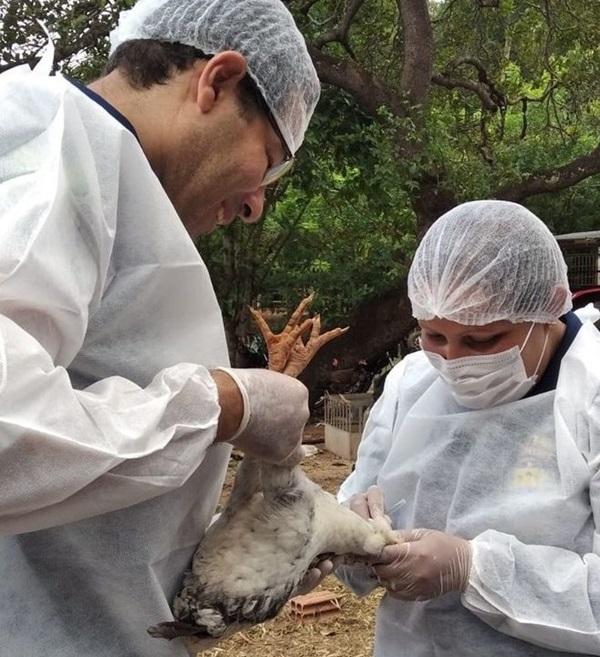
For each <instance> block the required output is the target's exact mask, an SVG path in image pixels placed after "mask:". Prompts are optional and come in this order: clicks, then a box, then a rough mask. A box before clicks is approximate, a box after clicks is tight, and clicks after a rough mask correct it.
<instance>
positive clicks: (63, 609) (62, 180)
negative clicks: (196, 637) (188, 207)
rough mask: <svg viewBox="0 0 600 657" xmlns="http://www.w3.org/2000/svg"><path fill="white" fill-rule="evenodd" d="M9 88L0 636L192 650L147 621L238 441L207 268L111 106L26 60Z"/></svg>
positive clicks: (190, 546)
mask: <svg viewBox="0 0 600 657" xmlns="http://www.w3.org/2000/svg"><path fill="white" fill-rule="evenodd" d="M0 106H1V107H2V123H1V125H0V144H1V147H0V216H1V217H2V219H1V221H0V580H1V582H2V585H1V586H0V608H1V609H2V613H1V614H0V637H1V638H0V655H2V657H4V656H6V657H9V656H10V657H32V656H33V655H46V656H49V655H60V656H61V657H83V656H85V657H101V656H105V655H106V656H109V655H110V656H111V657H115V656H117V655H118V656H119V657H121V656H122V657H131V656H135V657H163V656H165V657H166V656H170V657H174V656H178V655H186V654H187V653H186V652H185V651H184V649H183V648H182V647H180V646H178V645H176V643H172V644H169V643H167V642H159V641H155V640H153V639H151V638H150V637H149V636H148V635H147V634H146V628H147V627H148V625H150V624H152V623H153V622H156V621H157V620H160V619H164V618H169V617H170V611H169V603H170V602H171V600H172V597H173V595H174V593H175V590H176V589H177V587H178V586H179V584H180V578H181V575H182V573H183V571H184V569H185V568H186V567H187V566H188V563H189V561H190V558H191V556H192V554H193V552H194V550H195V548H196V546H197V544H198V542H199V540H200V538H201V536H202V534H203V531H204V529H205V527H206V525H207V524H208V522H209V521H210V519H211V517H212V514H213V512H214V509H215V505H216V502H217V499H218V495H219V492H220V488H221V484H222V480H223V477H224V474H225V470H226V463H227V460H228V456H229V447H228V446H226V445H215V444H213V441H214V438H215V435H216V429H217V421H218V415H219V406H218V401H217V400H218V395H217V390H216V386H215V384H214V382H213V380H212V378H211V377H210V376H209V373H208V369H209V368H213V367H217V366H227V365H228V358H227V350H226V342H225V335H224V331H223V325H222V320H221V315H220V311H219V308H218V305H217V302H216V299H215V295H214V292H213V289H212V285H211V283H210V279H209V276H208V273H207V271H206V268H205V266H204V264H203V262H202V260H201V258H200V257H199V255H198V253H197V251H196V249H195V247H194V244H193V243H192V241H191V239H190V238H189V236H188V235H187V233H186V231H185V229H184V227H183V225H182V224H181V222H180V220H179V218H178V216H177V214H176V212H175V209H174V208H173V206H172V205H171V203H170V201H169V199H168V198H167V196H166V195H165V193H164V191H163V189H162V187H161V185H160V184H159V181H158V180H157V178H156V177H155V175H154V173H153V172H152V170H151V168H150V165H149V163H148V161H147V160H146V157H145V156H144V154H143V152H142V149H141V147H140V145H139V143H138V141H137V139H136V137H135V136H134V134H133V133H132V132H131V131H129V130H128V129H127V128H126V127H124V126H123V125H122V124H121V123H120V122H119V121H117V120H116V119H115V118H114V117H113V116H111V115H110V114H109V113H108V112H107V111H106V110H105V109H104V108H102V107H101V106H100V105H98V104H97V103H96V102H94V101H93V100H91V99H90V98H89V97H88V96H86V95H85V94H84V93H82V92H81V91H80V90H79V89H77V88H76V87H75V86H74V85H73V84H71V83H70V82H69V81H68V80H65V79H64V78H62V77H60V76H58V77H49V76H48V75H46V74H45V72H44V71H43V70H40V69H39V68H38V69H37V70H36V71H35V72H31V71H30V70H29V68H26V67H20V68H17V69H13V70H10V71H8V72H7V73H5V74H3V75H2V76H1V77H0ZM131 505H135V506H131ZM107 512H110V513H107Z"/></svg>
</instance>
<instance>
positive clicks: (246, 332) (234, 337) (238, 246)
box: [0, 0, 600, 388]
mask: <svg viewBox="0 0 600 657" xmlns="http://www.w3.org/2000/svg"><path fill="white" fill-rule="evenodd" d="M132 4H133V2H132V0H120V1H117V0H112V1H111V0H89V1H87V2H84V1H77V0H71V1H70V2H63V3H61V4H57V3H54V2H49V1H46V0H36V1H24V2H15V1H9V0H0V70H1V69H4V68H7V67H9V66H12V65H15V64H18V63H23V62H34V61H35V59H36V58H37V57H38V56H39V54H40V49H41V48H42V47H43V44H44V41H45V35H44V33H43V30H42V28H41V27H40V26H39V25H38V24H37V22H36V20H37V19H41V20H43V21H44V24H45V25H46V26H47V28H48V29H49V30H50V32H51V34H52V36H53V37H54V38H55V41H56V44H57V57H56V62H57V65H58V66H60V68H61V69H62V70H63V71H65V72H66V73H68V74H69V75H72V76H74V77H77V78H80V79H82V80H84V81H89V80H90V79H92V78H94V77H95V76H97V75H99V74H100V71H101V67H102V63H103V62H104V60H105V58H106V55H107V51H108V39H107V35H108V32H109V30H110V28H111V26H112V25H114V23H115V21H116V16H117V15H118V12H119V11H120V10H122V9H124V8H127V7H129V6H131V5H132ZM286 4H287V5H288V7H289V8H290V10H291V11H292V12H293V13H294V15H295V17H296V19H297V22H298V24H299V26H300V28H301V30H302V32H303V34H304V35H305V37H306V39H307V42H308V44H309V48H310V52H311V55H312V56H313V59H314V61H315V64H316V66H317V69H318V71H319V75H320V77H321V79H322V81H323V82H324V88H323V96H322V100H321V102H320V104H319V106H318V109H317V112H316V115H315V117H314V119H313V122H312V124H311V127H310V129H309V132H308V134H307V137H306V141H305V144H304V146H303V148H302V150H301V151H300V153H299V156H298V159H297V165H296V167H295V170H294V172H293V174H292V175H291V176H289V177H288V178H287V179H286V180H284V181H283V182H282V184H281V186H280V187H279V188H278V189H276V190H272V192H271V193H270V197H269V203H268V205H267V212H266V218H265V220H264V221H263V222H262V223H260V224H258V225H255V226H252V227H250V228H248V227H241V226H237V225H234V226H232V227H230V228H228V229H226V230H222V231H219V233H217V234H214V235H212V236H211V237H209V238H206V239H203V240H201V241H200V242H199V244H198V247H199V249H200V251H201V253H202V254H203V256H204V258H205V260H206V261H207V264H208V266H209V268H210V270H211V272H212V275H213V280H214V283H215V287H216V288H217V292H218V295H219V298H220V299H221V302H222V307H223V312H224V316H225V318H226V325H227V329H228V334H229V338H230V347H231V353H232V358H233V360H234V362H236V363H237V364H244V363H250V362H256V358H258V359H259V360H260V357H261V354H260V351H261V347H260V345H259V344H258V343H257V341H256V339H255V336H254V334H253V333H252V330H251V328H250V325H249V320H248V315H247V313H246V311H245V309H246V306H247V305H248V304H250V303H254V304H257V303H258V304H260V305H262V306H263V307H269V308H273V309H275V310H277V309H283V310H285V309H289V308H291V307H293V306H294V305H295V303H296V302H297V301H298V299H299V298H300V297H301V296H302V295H303V294H304V293H305V292H306V291H308V290H316V291H317V298H316V300H315V303H314V309H315V310H316V311H318V312H321V313H322V315H323V318H324V320H326V321H325V323H326V324H329V325H331V324H334V323H347V322H351V323H352V326H353V329H352V330H351V331H350V332H349V334H347V336H346V337H345V338H344V340H343V341H342V342H340V343H338V345H336V346H335V347H333V346H332V348H331V349H330V350H329V351H327V350H326V353H325V354H324V355H323V356H322V358H321V360H320V361H319V362H317V363H316V364H315V366H314V369H313V372H312V374H311V373H309V375H308V378H309V379H311V377H312V379H311V385H314V386H316V387H317V388H318V387H319V385H320V386H321V387H323V386H324V385H326V380H327V376H328V372H329V369H330V368H328V367H327V363H328V362H329V361H330V360H331V357H332V354H334V353H335V354H336V355H337V356H339V357H340V359H341V361H342V363H343V365H344V366H345V367H348V368H349V369H351V370H352V369H356V367H357V362H358V360H359V359H366V360H367V361H368V362H369V363H371V364H375V363H380V361H381V357H382V355H383V354H385V353H390V352H393V350H394V345H397V344H398V343H401V342H402V341H403V339H404V338H405V337H406V335H407V333H408V332H409V331H410V329H411V328H412V323H411V321H410V313H409V308H408V305H407V300H406V294H405V291H404V280H405V276H406V272H407V268H408V266H409V263H410V259H411V256H412V254H413V252H414V249H415V246H416V244H417V243H418V239H419V236H420V235H422V233H423V232H424V230H426V228H427V227H428V226H429V225H430V224H431V222H432V221H434V220H435V218H436V217H437V216H439V214H440V213H441V212H443V211H444V210H446V209H448V208H449V207H452V205H454V204H456V203H458V202H461V201H464V200H469V199H474V198H489V197H496V198H507V199H512V200H517V201H519V202H521V203H524V204H525V205H527V206H528V207H530V209H531V210H533V211H534V212H535V213H536V214H538V215H539V216H540V217H541V218H542V219H543V220H544V221H545V222H546V223H547V224H548V226H549V227H550V228H551V229H552V230H553V231H554V232H555V233H564V232H572V231H578V230H591V229H596V228H599V227H600V221H599V219H598V207H599V203H600V177H599V176H598V175H597V174H598V172H600V147H599V145H598V144H599V139H598V135H599V134H600V130H599V128H600V93H599V92H600V87H599V85H600V82H599V81H600V47H599V45H598V44H599V43H600V21H599V20H598V19H599V18H600V16H599V13H600V10H599V8H598V5H597V3H595V2H589V0H564V1H561V2H556V1H554V0H442V1H433V0H431V1H430V2H427V1H426V0H421V1H420V0H289V1H288V2H286ZM394 313H396V315H397V316H398V320H397V321H396V320H395V319H394V317H395V315H394ZM384 324H385V326H384ZM324 382H325V383H324Z"/></svg>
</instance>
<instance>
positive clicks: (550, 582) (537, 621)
mask: <svg viewBox="0 0 600 657" xmlns="http://www.w3.org/2000/svg"><path fill="white" fill-rule="evenodd" d="M599 418H600V402H599V401H598V400H596V401H595V402H594V403H593V404H592V406H591V408H590V412H589V418H588V419H589V421H590V423H591V425H592V427H595V428H593V429H592V431H591V435H590V445H591V446H592V452H594V451H595V452H596V455H595V457H590V459H589V461H588V463H589V467H590V472H591V473H592V478H591V481H590V488H589V495H590V501H591V507H592V513H593V519H594V524H595V531H594V539H593V548H592V549H593V551H592V552H590V553H588V554H585V555H583V556H582V555H580V554H577V553H575V552H571V551H569V550H566V549H563V548H559V547H553V546H548V545H529V544H524V543H522V542H520V541H518V540H517V539H516V538H515V537H514V536H511V535H508V534H504V533H500V532H497V531H494V530H488V531H485V532H483V533H482V534H480V535H479V536H477V537H475V538H474V539H473V540H472V541H471V545H472V547H473V565H472V569H471V573H470V577H469V583H468V586H467V589H466V591H465V593H464V594H463V595H462V602H463V605H464V606H465V607H466V608H467V609H469V610H470V611H471V612H472V613H474V614H475V615H476V616H478V617H479V618H480V619H481V620H483V621H484V622H486V623H487V624H488V625H491V626H492V627H494V628H495V629H497V630H498V631H500V632H503V633H505V634H508V635H510V636H513V637H516V638H518V639H522V640H524V641H528V642H529V643H533V644H536V645H539V646H542V647H544V648H548V649H552V650H563V651H566V652H570V653H581V654H586V655H600V534H599V533H598V523H599V520H600V455H599V454H598V450H597V449H596V448H595V444H597V442H598V439H599V438H600V432H599V431H598V427H599V426H600V424H599V422H598V420H599ZM594 434H595V435H594Z"/></svg>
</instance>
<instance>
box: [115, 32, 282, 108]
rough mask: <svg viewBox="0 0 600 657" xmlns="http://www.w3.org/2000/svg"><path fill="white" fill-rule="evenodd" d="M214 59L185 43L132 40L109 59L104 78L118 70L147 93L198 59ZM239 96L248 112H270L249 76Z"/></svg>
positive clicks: (241, 85) (122, 45)
mask: <svg viewBox="0 0 600 657" xmlns="http://www.w3.org/2000/svg"><path fill="white" fill-rule="evenodd" d="M211 57H212V55H207V54H205V53H203V52H202V51H201V50H198V48H194V47H193V46H186V45H184V44H182V43H169V42H166V41H156V40H153V39H132V40H131V41H125V42H124V43H122V44H121V45H120V46H119V47H118V48H117V49H116V50H115V52H114V53H113V54H112V55H111V56H110V59H109V60H108V62H107V64H106V67H105V69H104V74H105V75H107V74H108V73H110V72H112V71H114V70H115V69H119V71H121V72H122V73H123V74H124V75H125V76H126V77H127V79H128V81H129V84H130V85H131V86H132V87H133V88H134V89H148V88H150V87H151V86H152V85H154V84H165V83H166V82H167V81H168V80H169V78H170V77H171V76H173V75H174V74H175V73H177V72H179V71H186V70H188V69H189V68H191V67H192V66H193V65H194V62H196V61H197V60H198V59H210V58H211ZM240 95H241V100H242V104H243V106H244V108H245V109H247V110H251V111H252V110H253V111H255V112H257V111H264V112H269V109H268V107H267V105H266V103H265V101H264V99H263V97H262V94H261V93H260V91H259V89H258V87H257V86H256V82H254V80H253V79H252V78H251V77H250V76H249V75H248V74H246V76H245V77H244V78H243V80H242V81H241V82H240Z"/></svg>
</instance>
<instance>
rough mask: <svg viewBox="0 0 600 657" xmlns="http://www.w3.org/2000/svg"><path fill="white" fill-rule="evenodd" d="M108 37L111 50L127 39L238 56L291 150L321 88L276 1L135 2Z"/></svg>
mask: <svg viewBox="0 0 600 657" xmlns="http://www.w3.org/2000/svg"><path fill="white" fill-rule="evenodd" d="M110 39H111V51H114V50H115V49H116V48H117V47H118V46H119V45H120V44H121V43H123V42H124V41H129V40H131V39H156V40H159V41H167V42H171V43H182V44H184V45H188V46H193V47H195V48H198V49H199V50H201V51H202V52H204V53H205V54H207V55H214V54H216V53H219V52H222V51H225V50H234V51H236V52H239V53H241V54H242V55H244V57H245V58H246V62H247V66H248V73H249V74H250V76H251V77H252V79H253V80H254V81H255V82H256V84H257V85H258V88H259V89H260V92H261V93H262V95H263V98H264V99H265V101H266V103H267V105H268V106H269V109H270V110H271V113H272V114H273V116H274V118H275V121H277V125H278V127H279V129H280V131H281V134H282V136H283V138H284V139H285V142H286V144H287V146H288V148H289V149H290V151H291V152H292V153H295V152H296V151H297V150H298V148H299V147H300V145H301V144H302V141H303V139H304V133H305V132H306V128H307V127H308V123H309V121H310V118H311V116H312V113H313V111H314V109H315V106H316V104H317V101H318V100H319V94H320V84H319V79H318V77H317V72H316V71H315V68H314V66H313V63H312V60H311V58H310V55H309V54H308V50H307V48H306V43H305V41H304V38H303V36H302V34H301V33H300V31H299V30H298V28H297V27H296V24H295V23H294V19H293V17H292V15H291V14H290V12H289V11H288V10H287V8H286V7H285V6H284V5H283V4H282V3H281V2H280V0H139V2H138V3H137V4H136V5H135V6H134V7H133V9H130V10H128V11H124V12H122V13H121V15H120V17H119V24H118V26H117V27H116V28H115V29H114V30H113V31H112V32H111V35H110Z"/></svg>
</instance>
